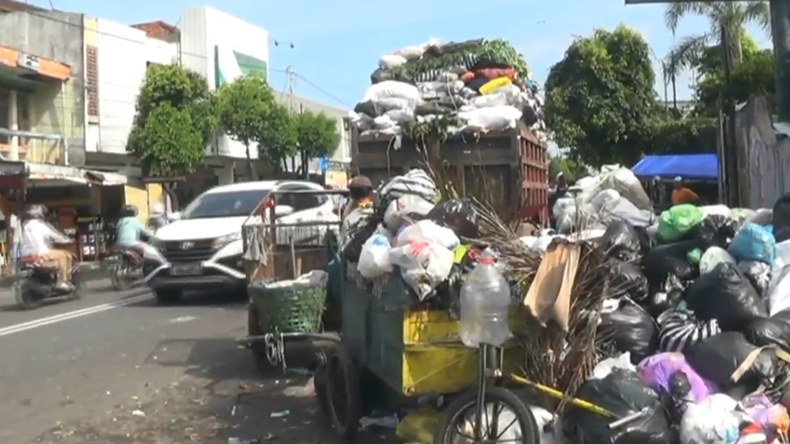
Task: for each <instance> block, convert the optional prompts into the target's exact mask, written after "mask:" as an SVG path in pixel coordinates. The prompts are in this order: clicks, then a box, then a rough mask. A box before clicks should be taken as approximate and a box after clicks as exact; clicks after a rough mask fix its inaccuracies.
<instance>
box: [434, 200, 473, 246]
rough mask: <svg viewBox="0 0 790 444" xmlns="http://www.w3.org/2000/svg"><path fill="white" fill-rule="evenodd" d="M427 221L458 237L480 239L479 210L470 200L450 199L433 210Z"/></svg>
mask: <svg viewBox="0 0 790 444" xmlns="http://www.w3.org/2000/svg"><path fill="white" fill-rule="evenodd" d="M425 219H428V220H431V221H434V222H436V223H437V224H438V225H441V226H444V227H447V228H449V229H451V230H453V232H454V233H455V234H456V235H457V236H458V237H462V238H463V237H467V238H476V237H478V229H477V210H476V209H475V205H474V203H472V201H471V200H469V199H466V198H464V199H450V200H446V201H444V202H440V203H438V204H436V206H434V207H433V208H431V211H429V212H428V214H426V215H425Z"/></svg>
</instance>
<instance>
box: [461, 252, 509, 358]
mask: <svg viewBox="0 0 790 444" xmlns="http://www.w3.org/2000/svg"><path fill="white" fill-rule="evenodd" d="M509 307H510V287H509V286H508V284H507V281H505V278H504V277H502V274H501V273H500V272H499V270H497V269H496V266H495V265H494V258H493V257H491V256H488V255H484V256H481V257H480V258H478V260H477V266H476V267H475V269H474V270H472V272H471V273H469V275H468V276H467V278H466V282H464V285H463V287H461V322H460V323H459V327H458V329H459V335H460V336H461V341H462V342H463V343H464V345H466V346H467V347H474V348H477V347H479V346H480V344H487V345H493V346H500V345H502V344H504V342H505V341H506V340H507V338H508V336H510V328H509V327H508V319H507V314H508V308H509Z"/></svg>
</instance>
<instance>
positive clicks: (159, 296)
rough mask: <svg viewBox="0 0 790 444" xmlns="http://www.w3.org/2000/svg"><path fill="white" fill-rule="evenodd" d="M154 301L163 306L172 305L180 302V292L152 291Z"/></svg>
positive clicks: (170, 289)
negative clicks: (154, 297)
mask: <svg viewBox="0 0 790 444" xmlns="http://www.w3.org/2000/svg"><path fill="white" fill-rule="evenodd" d="M154 294H155V295H156V300H157V301H158V302H159V303H160V304H163V305H167V304H174V303H176V302H178V301H180V300H181V290H177V289H172V288H162V289H158V290H154Z"/></svg>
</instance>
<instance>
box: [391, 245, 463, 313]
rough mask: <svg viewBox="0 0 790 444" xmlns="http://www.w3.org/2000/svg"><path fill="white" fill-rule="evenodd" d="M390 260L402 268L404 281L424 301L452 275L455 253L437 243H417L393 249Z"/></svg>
mask: <svg viewBox="0 0 790 444" xmlns="http://www.w3.org/2000/svg"><path fill="white" fill-rule="evenodd" d="M389 260H390V263H391V264H392V265H397V266H399V267H400V272H401V276H403V281H404V282H406V284H407V285H409V286H410V287H411V288H412V289H413V290H414V292H415V293H416V294H417V297H418V298H419V299H420V300H422V299H423V298H425V296H427V295H428V293H430V292H431V291H432V290H433V289H434V288H436V286H437V285H439V284H440V283H441V282H442V281H444V280H445V279H447V276H449V275H450V270H451V269H452V267H453V252H452V251H450V250H448V249H447V248H445V247H443V246H441V245H439V244H436V243H432V242H426V241H415V242H410V243H408V244H405V245H403V246H400V247H395V248H393V249H391V250H390V254H389Z"/></svg>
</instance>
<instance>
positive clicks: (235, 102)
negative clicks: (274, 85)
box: [217, 75, 281, 180]
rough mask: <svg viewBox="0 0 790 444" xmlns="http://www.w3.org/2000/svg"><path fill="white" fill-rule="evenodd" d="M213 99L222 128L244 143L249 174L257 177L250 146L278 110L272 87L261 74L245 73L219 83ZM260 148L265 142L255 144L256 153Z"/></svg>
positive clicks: (262, 134) (260, 151)
mask: <svg viewBox="0 0 790 444" xmlns="http://www.w3.org/2000/svg"><path fill="white" fill-rule="evenodd" d="M217 100H218V102H219V109H220V124H221V126H222V129H223V130H224V131H225V133H226V134H227V135H228V136H230V137H231V138H232V139H234V140H236V141H238V142H241V143H242V144H243V145H244V147H245V149H246V156H247V162H248V165H249V172H250V176H251V178H252V179H253V180H257V179H258V174H257V171H256V169H255V167H254V165H253V162H252V155H251V153H250V146H251V145H252V144H254V143H259V141H260V140H261V139H264V138H265V137H266V133H267V132H268V131H270V122H269V120H271V119H272V118H273V114H279V113H281V110H280V109H279V107H278V104H277V102H276V101H275V98H274V93H273V92H272V89H271V87H269V84H268V83H267V82H266V80H265V79H264V78H263V77H261V76H258V75H245V76H242V77H240V78H238V79H236V80H234V81H233V82H230V83H227V84H225V85H222V86H221V87H220V88H219V90H218V91H217ZM278 117H279V116H278ZM261 148H263V150H262V149H261ZM264 152H265V146H259V155H260V154H263V153H264ZM261 157H262V158H263V157H264V156H261Z"/></svg>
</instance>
